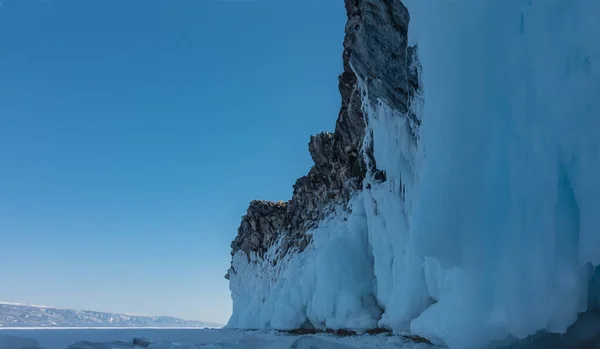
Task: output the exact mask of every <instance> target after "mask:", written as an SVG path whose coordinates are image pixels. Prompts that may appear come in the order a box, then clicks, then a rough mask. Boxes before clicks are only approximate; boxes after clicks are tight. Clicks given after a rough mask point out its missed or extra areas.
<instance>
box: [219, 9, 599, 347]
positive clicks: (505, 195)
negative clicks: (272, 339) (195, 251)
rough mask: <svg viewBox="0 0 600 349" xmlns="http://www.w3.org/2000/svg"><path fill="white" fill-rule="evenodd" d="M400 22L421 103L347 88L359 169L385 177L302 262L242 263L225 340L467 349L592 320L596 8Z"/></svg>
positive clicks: (356, 199) (293, 257) (317, 238)
mask: <svg viewBox="0 0 600 349" xmlns="http://www.w3.org/2000/svg"><path fill="white" fill-rule="evenodd" d="M406 6H407V7H408V9H409V11H410V13H411V25H410V29H409V38H410V40H411V41H412V42H413V43H416V44H418V48H419V57H420V61H421V64H422V68H423V69H422V75H421V84H422V86H423V87H422V88H423V97H424V101H425V102H424V104H421V103H420V101H419V100H416V99H415V100H413V102H414V103H412V104H411V109H410V110H408V111H407V110H397V109H394V108H393V107H390V105H391V103H389V101H387V100H385V99H384V98H379V103H376V102H374V101H373V98H369V94H370V93H371V96H373V95H372V92H373V91H372V90H370V86H371V85H370V84H369V83H367V82H366V81H367V79H370V77H366V76H361V75H360V73H359V74H357V75H358V79H359V86H360V90H361V92H362V96H363V98H362V109H363V112H364V115H365V120H366V123H365V124H366V131H365V140H364V142H363V146H364V148H363V151H362V155H363V157H364V161H365V163H366V164H367V166H369V164H370V163H371V162H376V168H377V170H378V171H379V172H377V173H384V174H385V178H384V179H382V178H381V177H376V176H375V172H373V171H370V172H368V173H367V175H366V178H365V179H364V182H363V190H361V191H356V192H355V193H354V196H353V197H352V199H351V201H350V204H349V205H348V207H349V209H346V210H345V209H343V207H339V209H338V211H337V214H333V215H331V216H329V218H328V219H325V220H323V221H321V223H320V225H319V226H318V227H317V228H316V229H313V230H311V231H310V232H309V233H310V234H312V237H313V238H312V242H311V243H310V245H309V246H308V247H307V248H306V249H305V250H304V251H303V252H301V253H288V254H285V256H284V257H283V258H282V257H281V253H280V251H279V250H278V247H279V245H278V244H276V245H274V246H272V247H271V248H270V249H269V251H268V252H267V254H266V255H265V256H264V257H263V256H258V255H257V254H253V253H251V254H250V262H249V261H248V257H247V256H246V254H244V253H243V252H241V251H238V252H237V253H236V254H235V255H234V260H233V266H234V267H235V270H236V274H235V275H234V276H233V277H232V278H231V290H232V295H233V298H234V313H233V316H232V318H231V320H230V324H229V325H230V326H231V327H241V328H278V329H291V328H298V327H302V326H305V327H316V328H334V329H335V328H350V329H355V330H359V331H360V330H365V329H368V328H372V327H376V326H379V327H386V328H390V329H392V330H394V331H395V332H402V331H411V332H412V333H414V334H416V335H419V336H421V337H425V338H427V339H429V340H431V341H433V342H434V343H439V344H445V345H448V346H450V347H451V348H457V349H470V348H484V347H486V346H488V345H489V344H490V343H494V342H497V341H504V340H506V339H507V338H509V339H510V338H526V337H527V336H530V335H533V334H535V333H536V332H539V331H545V332H551V333H564V332H566V331H567V329H568V328H569V326H571V325H572V324H573V323H574V322H575V320H576V319H577V317H578V314H580V313H582V312H586V311H592V310H594V309H597V308H599V304H598V300H599V299H600V290H599V288H598V285H600V283H598V280H596V279H595V278H594V277H593V275H594V269H595V267H596V266H598V265H599V264H600V158H599V156H600V155H599V151H600V149H599V144H600V40H598V35H600V2H598V1H595V0H490V1H482V0H458V1H450V0H448V1H445V0H437V1H433V0H429V1H427V0H407V1H406ZM378 78H379V79H383V80H385V79H386V77H385V76H380V77H378ZM377 97H380V96H377ZM411 113H414V114H415V115H416V116H417V117H418V119H419V120H422V124H421V125H420V128H419V129H418V132H417V134H416V135H415V134H414V128H412V127H411V123H410V120H411ZM415 140H416V141H415ZM371 144H372V149H373V154H372V155H373V156H372V157H371V156H370V155H369V151H367V150H368V149H367V148H368V147H369V146H370V145H371ZM281 243H283V240H282V242H281ZM599 279H600V278H599Z"/></svg>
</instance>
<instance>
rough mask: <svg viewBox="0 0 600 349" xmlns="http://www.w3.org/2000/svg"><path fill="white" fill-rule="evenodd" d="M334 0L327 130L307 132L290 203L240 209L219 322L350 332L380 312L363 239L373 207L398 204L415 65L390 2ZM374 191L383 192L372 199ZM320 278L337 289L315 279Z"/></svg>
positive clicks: (411, 126) (410, 143) (413, 121)
mask: <svg viewBox="0 0 600 349" xmlns="http://www.w3.org/2000/svg"><path fill="white" fill-rule="evenodd" d="M345 8H346V12H347V15H348V22H347V24H346V27H345V38H344V44H343V47H344V50H343V55H342V59H343V67H344V71H343V72H342V74H341V75H340V76H339V91H340V95H341V101H342V103H341V108H340V112H339V114H338V117H337V121H336V127H335V131H334V132H333V133H328V132H323V133H320V134H318V135H316V136H312V137H311V138H310V142H309V144H308V150H309V152H310V154H311V156H312V159H313V161H314V165H313V166H312V168H311V169H310V171H309V173H308V174H307V175H306V176H303V177H301V178H299V179H298V180H297V181H296V183H295V184H294V192H293V196H292V199H291V200H290V201H288V202H286V203H284V202H279V203H273V202H265V201H253V202H251V203H250V207H249V208H248V212H247V214H246V215H245V216H244V217H243V218H242V223H241V225H240V227H239V229H238V235H237V237H236V238H235V240H234V241H233V242H232V244H231V248H232V265H231V268H230V269H229V271H228V272H227V275H226V278H227V279H229V280H230V289H231V291H232V298H233V302H234V312H233V316H232V319H231V320H230V323H229V326H231V327H237V328H276V329H296V328H300V327H309V328H315V327H316V328H320V329H327V328H331V329H354V330H357V329H358V330H360V329H368V328H374V327H378V321H379V320H381V319H382V316H385V314H384V313H385V307H386V303H387V302H388V299H387V298H389V297H388V296H387V295H386V291H385V288H383V286H378V285H376V284H377V282H375V283H374V280H376V278H377V276H378V273H379V274H380V273H381V271H380V270H378V268H377V264H378V262H377V261H378V259H377V257H375V256H374V255H373V251H372V250H371V249H370V247H369V243H371V242H369V241H370V240H373V236H371V235H372V234H373V233H372V231H374V230H373V229H371V228H378V227H377V226H376V225H377V224H383V225H385V224H386V223H385V221H383V220H384V218H383V214H382V212H381V210H383V209H385V208H386V207H387V206H388V205H390V203H391V204H392V205H399V206H402V205H403V199H404V197H405V193H406V189H405V188H404V182H406V181H410V177H411V175H410V172H411V169H410V166H409V165H406V164H409V163H412V155H411V154H409V153H411V150H410V149H412V150H414V149H416V148H417V143H418V128H419V125H420V120H419V118H418V116H417V113H415V110H416V109H415V106H414V105H413V104H414V103H416V102H418V96H419V95H420V89H419V72H420V66H419V64H418V59H417V56H416V48H414V47H408V46H407V30H408V22H409V15H408V11H407V9H406V7H405V6H404V5H403V4H402V3H401V1H400V0H345ZM381 111H383V112H381ZM386 128H387V130H386ZM397 137H400V139H398V138H397ZM388 143H389V144H388ZM397 147H402V149H398V150H397V151H398V153H397V154H396V155H398V156H404V162H403V163H405V164H404V165H403V166H404V167H405V169H403V171H404V172H406V178H404V175H403V178H398V175H397V174H391V175H390V174H389V173H388V171H390V170H397V168H396V167H397V166H396V167H394V166H391V165H390V164H391V163H395V160H390V158H389V156H388V157H386V156H382V154H381V151H382V150H385V149H386V148H393V149H396V148H397ZM406 149H409V150H406ZM407 152H408V153H407ZM391 156H392V157H395V155H394V154H392V155H391ZM380 162H381V163H380ZM407 166H408V167H407ZM384 192H385V193H387V194H389V195H390V197H386V198H381V197H379V196H378V195H379V194H378V193H384ZM399 213H400V211H399V212H397V213H394V215H397V214H399ZM378 222H382V223H378ZM372 243H373V244H377V243H378V241H377V240H373V241H372ZM338 248H341V249H342V250H337V249H338ZM386 258H387V257H386ZM382 263H384V264H386V265H388V266H389V265H390V261H388V260H385V261H383V262H382ZM340 278H342V279H340ZM332 280H338V282H339V286H334V285H333V284H331V285H329V286H324V285H321V286H319V284H320V283H323V282H326V283H331V282H333V281H332ZM382 282H383V281H382ZM357 285H362V286H357ZM307 287H308V288H307ZM338 287H339V288H342V289H341V290H340V289H337V288H338ZM288 289H289V290H288ZM284 290H287V291H284ZM300 290H301V291H300ZM295 292H302V295H296V296H292V295H290V294H295ZM340 292H341V293H340ZM282 297H284V298H289V297H295V298H294V300H291V299H286V300H283V299H282ZM340 297H341V298H340ZM331 307H333V308H331Z"/></svg>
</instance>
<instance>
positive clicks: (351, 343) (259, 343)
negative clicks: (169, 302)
mask: <svg viewBox="0 0 600 349" xmlns="http://www.w3.org/2000/svg"><path fill="white" fill-rule="evenodd" d="M135 338H142V339H144V340H147V341H148V342H150V343H151V344H150V345H149V346H148V347H147V348H149V349H198V348H203V349H218V348H231V349H317V348H318V349H353V348H362V349H366V348H385V349H400V348H411V349H424V348H432V346H430V345H427V344H418V343H414V342H411V341H409V340H407V339H404V338H401V337H390V336H386V335H377V336H361V337H333V336H328V335H314V336H313V335H310V336H292V335H286V334H278V333H275V332H243V331H232V330H210V329H206V330H200V329H185V330H181V329H180V330H177V329H101V330H100V329H68V330H67V329H45V330H7V329H4V330H0V349H42V348H43V349H67V348H68V349H132V348H136V349H141V348H143V346H141V345H138V346H134V345H133V341H134V339H135ZM141 344H143V343H141Z"/></svg>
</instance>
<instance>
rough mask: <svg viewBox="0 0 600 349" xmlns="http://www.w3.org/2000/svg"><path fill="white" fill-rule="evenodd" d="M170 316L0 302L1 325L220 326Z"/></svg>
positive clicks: (218, 325)
mask: <svg viewBox="0 0 600 349" xmlns="http://www.w3.org/2000/svg"><path fill="white" fill-rule="evenodd" d="M222 326H223V325H220V324H216V323H210V322H203V321H193V320H183V319H178V318H174V317H169V316H140V315H125V314H115V313H104V312H99V311H91V310H75V309H58V308H52V307H45V306H38V305H24V304H15V303H3V302H0V327H198V328H205V327H211V328H215V327H222Z"/></svg>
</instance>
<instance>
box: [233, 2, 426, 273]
mask: <svg viewBox="0 0 600 349" xmlns="http://www.w3.org/2000/svg"><path fill="white" fill-rule="evenodd" d="M345 7H346V12H347V15H348V22H347V24H346V28H345V32H346V35H345V38H344V46H343V47H344V51H343V54H342V58H343V66H344V71H343V73H342V74H341V75H340V76H339V85H338V87H339V91H340V95H341V101H342V105H341V108H340V112H339V114H338V117H337V121H336V127H335V131H334V132H333V133H330V132H323V133H320V134H318V135H315V136H312V137H311V138H310V142H309V143H308V150H309V152H310V155H311V157H312V159H313V161H314V165H313V166H312V168H311V169H310V171H309V173H308V174H307V175H306V176H303V177H301V178H299V179H298V180H297V181H296V183H295V184H294V192H293V196H292V199H291V200H290V201H288V202H267V201H259V200H255V201H252V202H251V203H250V206H249V208H248V212H247V214H246V215H245V216H244V217H243V218H242V223H241V225H240V227H239V229H238V235H237V237H236V238H235V240H234V241H233V242H232V244H231V248H232V255H234V254H235V253H236V252H238V251H243V252H244V253H245V254H246V255H247V256H248V258H250V253H251V252H255V253H256V254H257V255H258V256H259V257H262V256H264V253H265V252H266V251H267V250H268V248H269V247H270V246H272V245H273V244H274V243H275V241H276V240H277V239H283V240H284V243H283V245H282V246H281V248H280V253H281V254H282V255H284V254H286V253H287V252H288V251H289V250H290V249H292V248H294V250H295V251H296V252H301V251H303V250H304V249H305V248H306V246H307V245H308V244H309V243H310V240H311V236H310V235H307V234H305V233H306V232H307V231H308V230H309V229H311V228H314V227H316V226H317V225H318V223H319V222H320V221H321V220H323V219H324V218H325V217H327V216H328V215H330V214H332V213H333V211H334V210H335V209H336V208H339V207H343V208H344V209H346V210H348V209H349V207H348V206H347V205H348V202H349V200H350V197H351V196H352V194H353V193H355V192H356V191H360V190H362V187H363V180H364V179H365V176H366V175H367V173H370V174H371V175H372V176H374V177H375V178H376V179H377V180H379V181H384V180H385V179H386V175H385V172H384V171H381V170H378V169H377V166H376V161H375V159H374V158H373V154H372V152H373V149H372V148H373V144H372V137H369V138H370V139H371V141H370V142H369V144H364V139H365V130H366V122H367V120H366V118H365V116H364V115H363V105H362V97H363V96H361V94H365V93H366V92H365V91H361V89H360V88H359V85H358V79H357V74H358V76H359V77H360V79H361V80H362V81H364V83H365V90H366V89H368V91H369V95H368V98H369V100H370V101H371V102H372V103H375V104H376V103H377V101H378V100H383V101H385V102H386V103H387V104H388V105H390V106H391V107H392V108H394V109H395V110H398V111H401V112H402V113H408V111H409V110H410V106H409V104H410V100H411V98H412V97H413V96H414V94H415V91H417V90H418V81H419V77H418V71H419V69H418V65H416V64H413V62H416V50H415V48H414V47H408V46H407V30H408V22H409V14H408V11H407V9H406V7H405V6H404V5H403V4H402V3H401V2H400V1H399V0H345ZM408 115H410V119H411V120H410V123H411V130H412V131H413V132H412V134H413V136H414V137H415V139H416V134H417V132H416V129H417V128H418V125H419V124H420V121H419V120H418V118H417V117H416V116H415V115H414V113H409V114H408ZM365 156H367V158H368V159H367V160H366V161H365ZM367 162H368V163H369V166H368V167H369V168H367ZM234 272H235V268H234V267H233V266H232V268H231V269H230V270H229V271H228V273H227V275H226V278H228V279H229V277H230V274H231V273H234Z"/></svg>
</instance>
